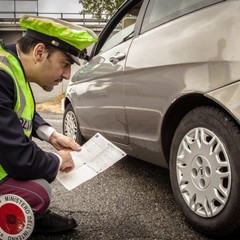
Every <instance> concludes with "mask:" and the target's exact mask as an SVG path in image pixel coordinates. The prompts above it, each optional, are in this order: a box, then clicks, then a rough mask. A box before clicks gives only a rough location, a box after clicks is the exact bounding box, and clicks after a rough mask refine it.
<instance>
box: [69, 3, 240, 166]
mask: <svg viewBox="0 0 240 240" xmlns="http://www.w3.org/2000/svg"><path fill="white" fill-rule="evenodd" d="M131 2H134V1H131ZM136 2H138V3H139V1H136ZM147 3H148V1H147V0H145V1H144V3H143V5H142V8H143V7H146V6H147V5H148V4H147ZM123 7H124V5H123ZM239 10H240V2H239V1H222V2H220V3H217V4H213V5H212V6H209V7H206V8H202V9H199V10H197V11H195V12H192V13H189V14H186V15H184V16H181V17H178V18H176V19H173V20H172V21H169V22H166V23H164V24H162V25H159V26H157V27H154V28H153V29H150V30H148V31H146V32H143V33H141V32H140V31H141V28H140V26H141V19H139V18H138V19H137V22H136V26H135V34H134V36H133V38H130V39H129V40H127V41H125V42H122V43H120V44H118V45H117V46H114V47H112V48H111V49H109V50H106V51H105V52H100V53H98V54H97V55H94V54H93V56H92V58H91V59H90V62H89V63H86V64H84V65H83V66H82V67H81V68H80V70H79V71H78V72H77V73H76V74H75V76H74V78H73V80H72V81H71V83H70V84H69V87H68V90H67V94H66V97H67V98H69V99H70V102H71V103H72V105H73V108H74V111H75V112H76V115H77V118H78V122H79V126H80V130H81V133H82V134H83V136H84V137H85V138H90V137H91V136H92V135H94V133H95V132H97V131H98V132H100V133H102V134H103V135H105V136H106V137H107V138H108V139H109V140H110V141H113V142H114V143H115V144H117V145H118V146H120V147H121V148H122V149H123V150H125V151H126V152H127V153H128V154H129V155H132V156H134V157H137V158H139V159H142V160H145V161H148V162H151V163H154V164H156V165H159V166H162V167H168V159H166V156H165V155H164V153H163V148H166V147H168V148H169V146H165V145H164V143H163V139H162V134H161V133H162V132H163V130H164V131H165V129H164V127H165V125H163V122H164V121H165V122H167V121H169V120H168V112H169V110H170V109H171V108H172V106H174V104H176V103H178V102H181V101H182V98H183V97H184V98H185V99H186V98H187V97H188V96H191V95H194V94H198V95H201V96H203V97H204V98H206V99H207V100H206V101H209V103H211V102H213V103H214V104H219V105H220V106H221V105H224V104H228V103H227V102H224V101H223V100H222V99H221V97H220V95H221V93H220V92H221V91H220V92H219V95H218V92H217V89H224V88H223V87H224V86H227V85H229V84H232V83H234V82H236V81H238V80H239V79H240V48H238V45H239V41H238V39H240V31H238V29H240V15H239ZM120 12H121V11H120ZM229 12H230V13H231V14H229ZM142 16H144V10H143V9H141V17H142ZM213 16H214V17H213ZM110 24H112V23H111V21H110ZM104 33H105V34H109V32H108V31H107V30H104ZM101 36H102V35H100V43H99V44H102V43H101ZM102 37H103V38H104V36H102ZM96 46H97V45H95V47H94V48H93V52H94V49H98V47H96ZM206 48H207V51H206V50H205V49H206ZM116 53H124V54H125V55H126V57H125V58H123V59H122V60H121V61H119V62H117V63H116V64H113V63H112V62H110V58H111V57H113V56H114V55H115V54H116ZM229 88H230V87H229ZM215 91H216V92H215ZM223 91H224V90H223ZM213 103H212V104H213ZM195 105H197V103H195ZM236 105H238V104H237V103H236ZM227 106H228V105H227ZM221 107H223V108H225V107H226V106H221ZM228 107H229V106H228ZM235 108H236V109H237V108H238V106H235ZM226 110H227V111H228V113H229V114H231V115H233V116H234V117H235V118H239V114H237V112H236V110H234V109H233V108H231V107H229V109H226ZM179 111H181V110H179ZM232 111H233V112H232ZM174 114H175V115H176V118H177V115H178V114H179V112H176V113H174ZM174 114H173V115H174ZM176 124H177V123H176ZM169 142H171V140H170V141H169Z"/></svg>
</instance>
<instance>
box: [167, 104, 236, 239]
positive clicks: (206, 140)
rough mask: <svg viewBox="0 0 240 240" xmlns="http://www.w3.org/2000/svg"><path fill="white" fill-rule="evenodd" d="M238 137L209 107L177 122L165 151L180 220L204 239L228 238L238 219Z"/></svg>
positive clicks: (226, 118)
mask: <svg viewBox="0 0 240 240" xmlns="http://www.w3.org/2000/svg"><path fill="white" fill-rule="evenodd" d="M239 156H240V133H239V128H238V126H237V124H236V123H235V122H234V121H233V120H232V119H231V118H230V117H229V116H228V115H226V114H225V113H224V112H222V111H220V110H219V109H217V108H213V107H199V108H196V109H194V110H192V111H191V112H189V113H188V114H186V115H185V117H184V118H183V119H182V121H181V122H180V124H179V125H178V127H177V130H176V132H175V134H174V137H173V141H172V145H171V152H170V178H171V185H172V190H173V194H174V197H175V199H176V202H177V203H178V204H179V206H180V208H181V210H182V212H183V214H184V215H185V217H186V220H187V221H188V222H189V223H190V224H191V225H192V226H193V227H195V228H196V230H198V231H200V232H201V233H203V234H205V235H207V236H210V237H223V236H226V235H230V234H231V233H233V232H234V230H235V229H236V228H237V227H238V226H239V219H240V204H239V202H240V160H239Z"/></svg>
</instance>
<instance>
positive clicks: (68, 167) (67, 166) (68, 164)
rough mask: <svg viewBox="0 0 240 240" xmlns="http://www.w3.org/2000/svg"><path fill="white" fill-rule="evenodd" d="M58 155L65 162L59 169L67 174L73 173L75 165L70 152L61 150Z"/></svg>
mask: <svg viewBox="0 0 240 240" xmlns="http://www.w3.org/2000/svg"><path fill="white" fill-rule="evenodd" d="M58 154H59V155H60V156H61V157H62V160H63V161H62V164H61V166H60V167H59V170H60V171H61V172H65V173H68V172H70V171H72V170H73V168H74V167H75V165H74V162H73V160H72V157H71V155H70V152H69V151H66V150H60V151H58Z"/></svg>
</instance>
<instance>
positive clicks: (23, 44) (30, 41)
mask: <svg viewBox="0 0 240 240" xmlns="http://www.w3.org/2000/svg"><path fill="white" fill-rule="evenodd" d="M17 43H18V46H19V48H20V50H21V51H22V52H23V53H24V54H28V53H30V51H31V50H32V49H33V48H34V47H35V46H36V45H37V44H38V43H43V44H44V45H45V46H46V49H47V51H48V57H50V55H51V54H52V53H53V52H55V51H57V50H58V48H56V47H54V46H51V45H49V44H47V43H44V42H43V41H41V40H39V39H35V38H32V37H29V36H23V37H21V38H20V39H19V40H18V41H17Z"/></svg>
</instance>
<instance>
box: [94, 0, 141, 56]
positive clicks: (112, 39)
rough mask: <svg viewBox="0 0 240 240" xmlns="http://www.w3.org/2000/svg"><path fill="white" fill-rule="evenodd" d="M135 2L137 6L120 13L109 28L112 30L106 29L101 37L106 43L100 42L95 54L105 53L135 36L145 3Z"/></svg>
mask: <svg viewBox="0 0 240 240" xmlns="http://www.w3.org/2000/svg"><path fill="white" fill-rule="evenodd" d="M135 2H136V4H135V5H134V4H131V5H130V7H129V9H126V10H124V9H123V11H122V12H123V14H122V12H120V13H119V14H118V15H117V16H115V18H114V19H113V21H112V22H111V25H110V26H108V28H109V29H111V30H110V31H108V28H106V29H105V30H106V32H105V33H104V35H103V36H101V40H102V39H106V40H104V42H101V40H100V43H99V46H98V47H97V49H96V52H95V53H102V52H105V51H107V50H109V49H111V48H113V47H115V46H117V45H119V44H120V43H122V42H124V41H126V40H128V39H130V38H131V37H133V36H134V28H135V23H136V20H137V17H138V14H139V12H140V9H141V6H142V3H143V1H141V0H138V1H135Z"/></svg>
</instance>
